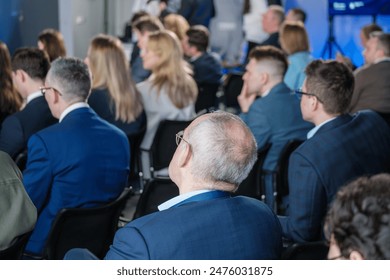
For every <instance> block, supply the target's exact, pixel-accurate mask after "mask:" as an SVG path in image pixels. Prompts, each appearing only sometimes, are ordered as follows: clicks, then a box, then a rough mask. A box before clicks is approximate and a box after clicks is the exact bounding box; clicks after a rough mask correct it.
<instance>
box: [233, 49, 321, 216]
mask: <svg viewBox="0 0 390 280" xmlns="http://www.w3.org/2000/svg"><path fill="white" fill-rule="evenodd" d="M249 59H250V60H249V63H248V64H247V66H246V72H245V74H244V76H243V80H244V86H243V88H242V91H241V94H240V95H239V97H238V102H239V104H240V106H241V111H242V113H241V114H240V117H241V118H242V120H243V121H244V122H245V123H246V124H247V125H248V126H249V128H250V130H251V131H252V133H253V134H254V136H255V139H256V142H257V146H258V148H259V149H261V148H263V147H264V146H266V145H267V144H268V143H271V144H272V146H271V149H270V151H269V152H268V154H267V157H266V158H265V161H264V165H263V169H264V170H266V171H270V172H272V171H275V169H276V164H277V161H278V158H279V154H280V153H281V151H282V149H283V147H284V146H285V145H286V144H287V142H288V141H289V140H293V139H299V140H304V139H305V138H306V134H307V132H309V130H310V129H311V128H312V127H313V126H312V125H311V124H310V123H308V122H305V121H304V120H303V119H302V114H301V110H300V108H299V100H298V99H297V98H295V96H294V95H292V94H291V93H292V92H291V90H290V89H289V88H288V87H287V85H286V84H285V83H284V82H283V77H284V74H285V73H286V70H287V65H288V64H287V59H286V57H285V55H284V54H283V52H282V51H281V50H279V49H277V48H275V47H271V46H268V47H266V46H263V47H256V48H254V49H253V50H252V51H251V53H250V54H249ZM270 172H269V173H270ZM265 187H266V194H265V195H266V203H267V204H268V205H269V206H270V207H271V208H272V207H273V205H274V197H273V181H272V174H269V175H266V177H265Z"/></svg>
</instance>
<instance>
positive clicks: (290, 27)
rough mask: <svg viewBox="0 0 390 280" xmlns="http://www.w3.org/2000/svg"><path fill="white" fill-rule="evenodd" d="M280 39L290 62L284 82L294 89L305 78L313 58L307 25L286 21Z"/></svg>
mask: <svg viewBox="0 0 390 280" xmlns="http://www.w3.org/2000/svg"><path fill="white" fill-rule="evenodd" d="M279 40H280V45H281V46H282V49H283V51H284V52H286V53H287V54H288V62H289V64H288V69H287V72H286V75H285V76H284V82H285V83H286V85H287V86H288V87H289V88H290V89H292V90H294V89H299V88H301V87H302V84H303V81H304V80H305V68H306V66H307V65H308V64H309V63H310V62H311V61H312V60H313V57H312V56H311V54H310V44H309V37H308V36H307V32H306V29H305V26H304V25H303V23H302V22H300V21H298V22H291V21H290V22H288V21H286V22H284V23H283V24H282V27H281V28H280V38H279Z"/></svg>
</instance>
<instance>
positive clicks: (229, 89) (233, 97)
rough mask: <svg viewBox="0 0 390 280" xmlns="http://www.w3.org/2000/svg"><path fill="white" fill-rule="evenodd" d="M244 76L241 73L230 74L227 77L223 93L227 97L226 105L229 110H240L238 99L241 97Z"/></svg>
mask: <svg viewBox="0 0 390 280" xmlns="http://www.w3.org/2000/svg"><path fill="white" fill-rule="evenodd" d="M242 76H243V75H242V74H241V73H229V74H227V76H226V79H225V81H224V85H223V92H224V95H225V105H226V107H228V108H237V109H239V108H240V105H239V104H238V101H237V97H238V96H239V95H240V93H241V89H242V86H243V85H244V81H243V80H242Z"/></svg>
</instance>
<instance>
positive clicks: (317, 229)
mask: <svg viewBox="0 0 390 280" xmlns="http://www.w3.org/2000/svg"><path fill="white" fill-rule="evenodd" d="M389 167H390V131H389V128H388V126H387V124H386V123H385V122H384V121H383V120H382V118H381V117H380V116H379V115H378V114H376V113H374V112H372V111H362V112H359V113H357V114H356V115H354V116H350V115H342V116H339V117H337V118H336V119H334V120H332V121H330V122H328V123H326V124H324V125H323V126H322V127H321V128H320V129H319V130H318V131H317V133H316V134H315V135H314V136H313V137H312V138H310V139H308V140H307V141H305V142H304V143H303V144H302V145H301V146H299V147H298V148H297V149H296V150H295V151H294V152H293V153H292V155H291V158H290V162H289V176H288V180H289V188H290V194H289V203H290V208H289V216H287V217H279V220H280V222H281V225H282V229H283V235H284V236H285V237H287V238H289V239H291V240H293V241H296V242H304V241H314V240H319V239H321V237H322V222H323V219H324V217H325V214H326V211H327V207H328V205H329V204H330V203H331V201H332V200H333V197H334V196H335V194H336V193H337V191H338V190H339V189H340V187H341V186H342V185H344V184H346V183H348V182H349V181H351V180H353V179H356V178H357V177H359V176H362V175H370V174H377V173H381V172H388V171H389Z"/></svg>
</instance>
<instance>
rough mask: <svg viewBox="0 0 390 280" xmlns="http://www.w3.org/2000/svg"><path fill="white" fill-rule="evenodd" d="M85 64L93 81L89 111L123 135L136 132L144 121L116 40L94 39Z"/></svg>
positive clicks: (137, 97)
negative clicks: (119, 130)
mask: <svg viewBox="0 0 390 280" xmlns="http://www.w3.org/2000/svg"><path fill="white" fill-rule="evenodd" d="M85 63H87V64H88V66H89V69H90V71H91V73H92V77H93V79H92V80H93V81H92V92H91V95H90V96H89V98H88V104H89V105H90V106H91V108H92V109H94V110H95V112H96V113H97V114H98V115H99V116H100V117H101V118H103V119H105V120H106V121H108V122H110V123H112V124H113V125H115V126H117V127H118V128H119V129H121V130H123V131H124V132H125V133H126V134H132V133H135V132H137V131H139V129H140V128H141V127H142V126H143V125H144V123H145V121H146V119H145V115H144V113H143V106H142V100H141V96H140V94H139V92H138V90H137V88H136V87H135V84H134V82H133V80H132V79H131V77H130V71H129V64H128V62H127V59H126V56H125V53H124V50H123V48H122V44H121V42H120V41H119V39H117V38H115V37H112V36H109V35H103V34H101V35H98V36H96V37H94V38H93V39H92V41H91V44H90V47H89V49H88V54H87V57H86V59H85Z"/></svg>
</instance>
